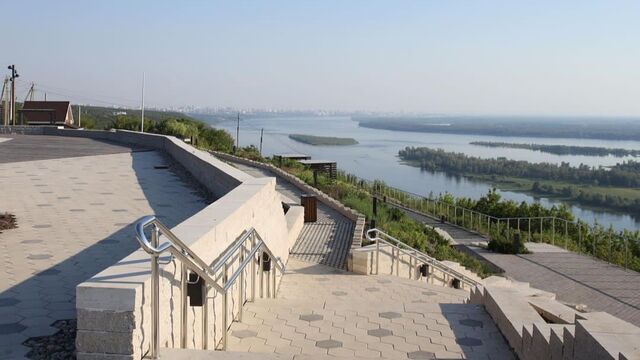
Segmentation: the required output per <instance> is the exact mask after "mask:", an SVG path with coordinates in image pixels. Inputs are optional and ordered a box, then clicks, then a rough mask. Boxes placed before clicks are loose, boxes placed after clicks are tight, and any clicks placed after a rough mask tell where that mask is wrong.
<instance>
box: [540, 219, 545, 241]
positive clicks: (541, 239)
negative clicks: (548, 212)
mask: <svg viewBox="0 0 640 360" xmlns="http://www.w3.org/2000/svg"><path fill="white" fill-rule="evenodd" d="M543 220H544V218H542V217H541V218H540V242H544V239H543V237H542V221H543Z"/></svg>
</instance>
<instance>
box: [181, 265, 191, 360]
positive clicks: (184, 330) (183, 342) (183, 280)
mask: <svg viewBox="0 0 640 360" xmlns="http://www.w3.org/2000/svg"><path fill="white" fill-rule="evenodd" d="M181 272H182V273H181V276H180V294H181V297H182V299H181V303H180V347H181V348H183V349H185V348H186V347H187V311H188V303H187V281H188V279H189V276H188V275H189V274H188V270H187V265H186V264H184V263H182V266H181Z"/></svg>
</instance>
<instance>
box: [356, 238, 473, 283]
mask: <svg viewBox="0 0 640 360" xmlns="http://www.w3.org/2000/svg"><path fill="white" fill-rule="evenodd" d="M372 234H373V236H372ZM366 236H367V240H369V241H371V242H375V243H376V274H379V270H380V265H379V264H380V243H384V244H387V245H389V246H391V247H392V248H393V249H396V250H397V252H398V255H396V259H395V262H396V273H397V272H398V266H399V260H400V259H399V257H400V252H402V253H403V254H405V255H407V256H409V257H411V258H413V259H414V260H416V263H418V262H422V263H425V264H429V265H432V266H433V267H435V268H437V269H438V270H440V271H442V272H443V273H445V274H447V275H449V276H452V277H453V278H456V279H458V280H460V281H461V282H463V283H465V284H467V285H469V286H478V285H481V284H480V283H479V282H478V281H476V280H474V279H472V278H470V277H468V276H466V275H464V274H462V273H460V272H459V271H456V270H454V269H452V268H451V267H449V266H447V265H445V264H443V263H442V262H440V261H439V260H437V259H435V258H434V257H431V256H429V255H427V254H425V253H423V252H422V251H420V250H418V249H415V248H413V247H411V246H409V245H407V244H405V243H403V242H402V241H400V240H398V239H396V238H394V237H393V236H391V235H389V234H387V233H385V232H384V231H382V230H380V229H376V228H374V229H370V230H368V231H367V233H366ZM381 236H382V237H384V239H383V238H382V237H381ZM403 248H404V249H403ZM392 252H394V253H395V251H393V250H392ZM392 256H393V255H392ZM392 261H393V258H392ZM391 271H392V273H393V263H392V269H391Z"/></svg>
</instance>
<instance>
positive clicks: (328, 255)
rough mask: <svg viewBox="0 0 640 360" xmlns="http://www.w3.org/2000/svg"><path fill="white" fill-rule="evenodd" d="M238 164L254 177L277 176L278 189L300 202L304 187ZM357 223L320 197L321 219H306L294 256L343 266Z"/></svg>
mask: <svg viewBox="0 0 640 360" xmlns="http://www.w3.org/2000/svg"><path fill="white" fill-rule="evenodd" d="M234 166H236V167H237V168H239V169H240V170H242V171H244V172H246V173H247V174H249V175H251V176H253V177H275V178H276V182H277V184H276V190H278V192H280V193H281V194H282V195H284V196H285V197H287V198H289V199H291V201H292V202H294V203H296V204H300V195H302V191H301V190H300V189H298V188H297V187H295V186H294V185H292V184H290V183H289V182H287V181H286V180H284V179H283V178H282V177H280V176H278V175H276V174H274V173H273V172H271V171H268V170H264V169H259V168H254V167H251V166H248V165H243V164H239V163H234ZM353 231H354V223H353V221H351V220H349V219H348V218H346V217H345V216H343V215H341V214H340V213H338V212H337V211H335V210H333V209H331V208H330V207H328V206H326V205H325V204H323V203H322V202H320V201H318V221H316V222H314V223H305V224H304V226H303V228H302V232H301V233H300V236H299V237H298V240H297V241H296V243H295V245H294V247H293V249H291V256H292V257H293V258H296V259H300V260H303V261H308V262H314V263H318V264H323V265H328V266H333V267H336V268H340V269H343V268H344V267H345V261H346V259H347V254H348V253H349V247H350V246H351V239H352V236H353Z"/></svg>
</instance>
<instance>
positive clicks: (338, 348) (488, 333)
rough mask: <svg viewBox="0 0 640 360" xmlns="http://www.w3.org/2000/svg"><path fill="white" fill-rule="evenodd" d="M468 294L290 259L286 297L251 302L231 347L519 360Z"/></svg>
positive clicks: (294, 354) (318, 354) (311, 354)
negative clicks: (470, 300) (469, 299)
mask: <svg viewBox="0 0 640 360" xmlns="http://www.w3.org/2000/svg"><path fill="white" fill-rule="evenodd" d="M468 296H469V293H468V292H467V291H464V290H457V289H453V288H447V287H443V286H439V285H432V284H427V283H426V282H419V281H415V280H410V279H403V278H399V277H397V276H390V275H380V276H365V275H356V274H353V273H349V272H345V271H341V270H338V269H335V268H330V267H326V266H322V265H318V264H311V263H304V262H301V261H297V260H290V261H289V264H288V265H287V274H286V276H285V277H284V278H283V280H282V283H281V285H280V290H279V293H278V298H276V299H260V300H256V302H255V303H247V304H246V308H245V311H244V315H243V319H242V321H240V322H234V323H233V325H232V326H231V329H230V333H229V344H228V350H229V351H231V352H235V353H239V352H247V353H257V354H260V356H267V354H270V355H268V356H273V354H275V355H277V356H284V358H288V359H294V358H295V359H306V358H313V359H316V358H324V357H327V358H331V357H338V358H350V359H354V358H355V359H357V358H384V359H407V358H409V359H433V358H440V359H457V358H473V359H510V358H513V355H512V353H511V351H510V350H509V346H508V345H507V343H506V341H505V340H504V338H503V337H502V335H501V334H500V332H499V331H498V329H497V328H496V326H495V325H494V323H493V321H492V320H491V318H490V317H489V315H488V314H487V313H486V312H485V310H484V308H483V307H482V306H478V305H474V304H466V303H465V302H466V300H467V298H468ZM247 356H248V355H247ZM277 356H276V357H273V358H281V357H277ZM261 358H267V357H261ZM268 358H271V357H268Z"/></svg>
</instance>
